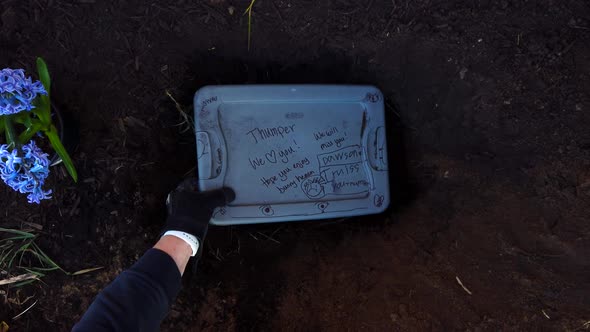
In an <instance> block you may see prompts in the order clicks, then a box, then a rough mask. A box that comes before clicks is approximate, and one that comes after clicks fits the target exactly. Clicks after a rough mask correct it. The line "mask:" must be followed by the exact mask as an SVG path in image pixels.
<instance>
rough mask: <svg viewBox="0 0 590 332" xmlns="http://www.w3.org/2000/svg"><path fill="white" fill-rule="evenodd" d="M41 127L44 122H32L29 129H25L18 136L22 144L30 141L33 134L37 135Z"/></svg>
mask: <svg viewBox="0 0 590 332" xmlns="http://www.w3.org/2000/svg"><path fill="white" fill-rule="evenodd" d="M41 128H43V124H42V123H40V122H34V123H32V124H31V126H30V127H28V128H27V130H25V131H23V132H22V133H21V134H20V135H19V136H18V141H19V142H20V143H21V144H26V143H27V142H28V141H30V140H31V138H33V135H35V134H36V133H38V132H39V130H41Z"/></svg>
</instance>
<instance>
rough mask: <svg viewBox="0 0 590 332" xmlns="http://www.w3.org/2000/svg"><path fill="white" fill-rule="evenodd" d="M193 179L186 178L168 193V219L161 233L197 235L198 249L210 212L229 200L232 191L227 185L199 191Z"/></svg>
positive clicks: (231, 199) (233, 197)
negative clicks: (171, 232)
mask: <svg viewBox="0 0 590 332" xmlns="http://www.w3.org/2000/svg"><path fill="white" fill-rule="evenodd" d="M197 182H198V180H197V179H196V178H190V179H186V180H184V181H182V182H181V183H180V184H179V185H178V187H176V189H175V190H173V191H171V192H170V193H169V194H168V198H167V199H166V207H167V209H168V218H167V220H166V226H165V227H164V229H163V231H162V234H164V233H166V232H167V231H180V232H185V233H188V234H191V235H193V236H195V237H197V239H198V241H199V252H201V248H202V247H203V246H202V243H203V240H204V239H205V235H206V234H207V229H208V228H209V220H210V219H211V216H212V215H213V211H214V210H215V208H217V207H220V206H224V205H226V204H228V203H230V202H231V201H233V200H234V199H235V197H236V194H235V193H234V191H233V190H232V189H230V188H222V189H218V190H213V191H203V192H199V191H197Z"/></svg>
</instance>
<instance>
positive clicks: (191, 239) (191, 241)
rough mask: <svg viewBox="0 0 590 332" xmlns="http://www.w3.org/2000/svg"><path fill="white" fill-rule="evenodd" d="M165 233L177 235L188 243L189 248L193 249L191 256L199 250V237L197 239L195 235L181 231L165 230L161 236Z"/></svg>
mask: <svg viewBox="0 0 590 332" xmlns="http://www.w3.org/2000/svg"><path fill="white" fill-rule="evenodd" d="M166 235H171V236H174V237H177V238H179V239H181V240H182V241H184V242H186V244H188V245H189V246H190V247H191V250H192V251H193V254H192V255H191V257H194V256H195V255H196V254H197V251H199V239H197V237H196V236H194V235H191V234H189V233H185V232H181V231H167V232H166V233H164V235H162V237H164V236H166Z"/></svg>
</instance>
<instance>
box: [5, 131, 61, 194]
mask: <svg viewBox="0 0 590 332" xmlns="http://www.w3.org/2000/svg"><path fill="white" fill-rule="evenodd" d="M48 156H49V155H48V154H46V153H43V151H41V149H39V147H37V145H36V144H35V142H34V141H32V140H31V141H30V142H29V143H28V144H25V145H23V146H22V147H21V148H20V149H16V148H11V147H10V146H9V145H7V144H3V145H0V178H2V180H3V181H4V182H5V183H6V184H7V185H8V186H9V187H10V188H12V189H13V190H15V191H18V192H20V193H22V194H27V199H28V201H29V203H37V204H39V203H40V202H41V200H44V199H48V198H51V190H43V185H44V184H45V179H47V177H48V176H49V158H48Z"/></svg>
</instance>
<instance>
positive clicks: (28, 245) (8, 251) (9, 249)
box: [0, 228, 100, 287]
mask: <svg viewBox="0 0 590 332" xmlns="http://www.w3.org/2000/svg"><path fill="white" fill-rule="evenodd" d="M36 239H37V235H36V234H33V233H30V232H27V231H22V230H16V229H8V228H0V272H2V274H6V275H10V276H13V277H9V278H5V279H2V280H0V285H8V284H11V285H12V286H13V287H19V286H23V285H26V284H29V283H32V282H34V281H36V280H39V279H40V278H42V277H44V276H45V274H46V273H47V272H50V271H55V270H60V271H62V272H63V273H65V274H68V275H80V274H84V273H88V272H92V271H95V270H98V269H100V268H91V269H84V270H80V271H77V272H74V273H69V272H67V271H65V270H64V269H62V268H61V267H60V266H59V265H58V264H57V263H56V262H55V261H53V260H52V259H51V258H50V257H49V256H48V255H47V254H46V253H45V252H44V251H43V250H41V248H39V246H38V245H37V244H36V243H35V240H36Z"/></svg>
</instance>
